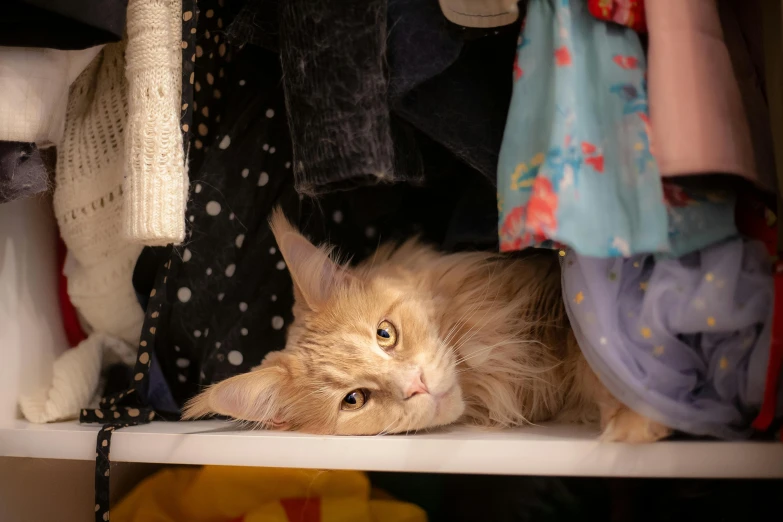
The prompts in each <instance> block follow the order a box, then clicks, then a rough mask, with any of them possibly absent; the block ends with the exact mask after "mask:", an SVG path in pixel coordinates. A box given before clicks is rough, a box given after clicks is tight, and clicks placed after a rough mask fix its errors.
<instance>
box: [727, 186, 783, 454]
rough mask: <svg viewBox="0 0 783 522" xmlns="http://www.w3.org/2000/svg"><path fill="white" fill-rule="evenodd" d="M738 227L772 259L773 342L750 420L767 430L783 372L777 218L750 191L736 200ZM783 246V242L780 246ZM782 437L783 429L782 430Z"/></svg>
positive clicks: (782, 278)
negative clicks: (757, 405) (757, 403)
mask: <svg viewBox="0 0 783 522" xmlns="http://www.w3.org/2000/svg"><path fill="white" fill-rule="evenodd" d="M736 220H737V229H738V230H739V232H740V233H741V234H743V235H745V236H747V237H751V238H753V239H758V240H759V241H761V242H763V243H764V246H766V247H767V252H769V255H770V256H772V257H773V258H774V259H776V261H775V266H774V272H773V273H774V278H775V279H774V281H775V282H774V285H775V301H774V304H773V308H772V341H771V343H770V348H769V361H767V375H766V377H765V379H766V380H765V384H764V401H763V402H762V404H761V411H759V414H758V416H756V418H755V419H754V420H753V428H754V429H756V430H759V431H767V430H768V429H769V427H770V425H772V421H773V420H775V411H776V410H777V402H778V394H777V391H778V387H779V385H780V377H781V372H783V260H781V259H782V258H781V255H780V252H779V251H778V248H779V245H778V235H777V218H776V216H775V214H774V213H773V212H772V211H771V210H770V209H768V208H767V207H766V206H765V205H763V204H762V203H761V202H760V201H758V200H757V199H756V198H754V197H753V196H752V195H750V194H742V195H740V197H739V198H738V199H737V212H736ZM780 246H783V245H780ZM781 440H783V432H782V433H781Z"/></svg>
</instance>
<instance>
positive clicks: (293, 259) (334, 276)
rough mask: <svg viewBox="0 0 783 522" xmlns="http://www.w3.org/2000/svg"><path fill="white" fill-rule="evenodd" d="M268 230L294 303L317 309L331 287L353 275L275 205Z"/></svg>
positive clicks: (328, 296) (330, 291) (333, 289)
mask: <svg viewBox="0 0 783 522" xmlns="http://www.w3.org/2000/svg"><path fill="white" fill-rule="evenodd" d="M270 226H271V228H272V233H273V234H274V235H275V239H276V240H277V246H278V247H279V248H280V253H281V254H282V255H283V259H285V262H286V265H288V270H289V272H290V273H291V277H292V278H293V280H294V297H295V298H296V302H297V303H298V304H302V305H305V306H307V307H308V308H309V309H310V310H313V311H318V310H320V309H321V308H322V307H323V306H324V304H325V303H326V302H327V301H328V300H329V298H330V297H331V296H332V294H333V293H334V291H335V289H336V288H338V287H340V286H342V285H345V284H347V283H348V282H349V281H351V280H352V279H353V276H352V275H351V274H350V272H349V270H348V269H347V268H346V267H344V266H341V265H339V264H338V263H336V262H334V261H333V260H332V258H331V257H330V255H329V254H330V252H329V250H327V249H324V248H319V247H317V246H315V245H313V244H312V243H311V242H310V241H308V240H307V238H306V237H304V236H303V235H302V234H300V233H299V231H298V230H296V229H295V228H294V227H293V225H291V223H290V222H289V221H288V220H287V219H286V218H285V216H284V215H283V212H282V210H280V208H277V209H276V210H275V211H274V212H273V213H272V218H271V219H270Z"/></svg>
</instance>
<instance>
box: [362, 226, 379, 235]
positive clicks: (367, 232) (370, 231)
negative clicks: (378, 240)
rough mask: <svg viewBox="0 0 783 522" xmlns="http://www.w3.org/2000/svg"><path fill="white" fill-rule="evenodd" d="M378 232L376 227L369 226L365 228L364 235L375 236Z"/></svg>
mask: <svg viewBox="0 0 783 522" xmlns="http://www.w3.org/2000/svg"><path fill="white" fill-rule="evenodd" d="M376 233H377V231H376V230H375V227H367V228H365V229H364V235H365V236H367V237H375V234H376Z"/></svg>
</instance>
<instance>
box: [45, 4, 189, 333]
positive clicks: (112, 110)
mask: <svg viewBox="0 0 783 522" xmlns="http://www.w3.org/2000/svg"><path fill="white" fill-rule="evenodd" d="M181 16H182V14H181V0H130V1H129V3H128V16H127V50H126V43H125V42H121V43H119V44H111V45H107V46H106V47H105V48H104V50H103V52H102V53H101V54H100V55H99V56H98V57H97V58H96V59H95V60H94V61H93V62H92V63H91V64H90V65H89V66H88V67H87V69H85V71H84V72H83V73H82V74H81V75H80V76H79V77H78V78H77V79H76V81H75V82H74V83H73V85H72V86H71V91H70V95H69V100H68V108H67V112H66V117H65V132H64V136H63V139H62V142H61V143H60V144H59V146H58V153H57V172H56V177H55V184H56V187H55V192H54V208H55V214H56V216H57V221H58V224H59V226H60V233H61V234H62V237H63V240H64V241H65V243H66V245H67V246H68V249H69V250H70V252H71V254H72V255H73V258H74V259H75V260H76V261H77V263H76V265H75V266H74V267H73V268H72V269H71V270H70V273H69V274H68V293H69V295H70V297H71V300H72V301H73V303H74V305H75V306H76V308H78V309H79V311H80V312H81V314H82V315H83V316H84V318H85V320H86V321H87V322H88V323H89V324H90V325H91V326H92V328H93V329H94V330H95V331H96V332H103V333H107V334H110V335H113V336H116V337H119V338H120V339H123V340H126V341H128V342H130V343H133V344H135V343H136V342H137V341H138V338H139V334H140V331H141V323H142V320H143V313H142V310H141V308H140V306H139V304H138V301H137V299H136V295H135V292H134V290H133V285H132V281H131V279H132V274H133V268H134V266H135V263H136V259H137V258H138V255H139V253H140V252H141V248H142V245H165V244H168V243H179V242H181V241H182V240H183V239H184V236H185V204H186V201H187V172H186V170H185V163H184V159H183V149H182V134H181V131H180V128H179V114H180V107H179V105H180V97H181V78H180V76H181V70H182V61H181V50H182V49H181V44H180V42H181Z"/></svg>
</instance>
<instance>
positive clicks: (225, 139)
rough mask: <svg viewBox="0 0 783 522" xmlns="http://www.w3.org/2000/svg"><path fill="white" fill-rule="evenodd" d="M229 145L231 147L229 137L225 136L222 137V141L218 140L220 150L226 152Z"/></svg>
mask: <svg viewBox="0 0 783 522" xmlns="http://www.w3.org/2000/svg"><path fill="white" fill-rule="evenodd" d="M229 145H231V136H228V135H226V136H223V139H222V140H220V143H219V144H218V147H220V148H221V149H222V150H226V149H227V148H228V146H229Z"/></svg>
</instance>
